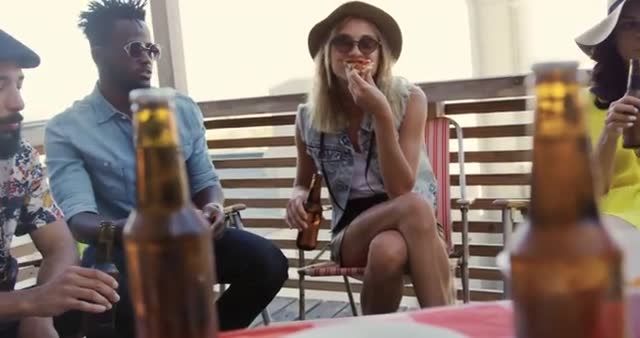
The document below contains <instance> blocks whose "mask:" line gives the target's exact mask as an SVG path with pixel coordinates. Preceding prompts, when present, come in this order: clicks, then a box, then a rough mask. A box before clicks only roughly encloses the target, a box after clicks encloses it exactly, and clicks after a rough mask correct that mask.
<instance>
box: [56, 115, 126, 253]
mask: <svg viewBox="0 0 640 338" xmlns="http://www.w3.org/2000/svg"><path fill="white" fill-rule="evenodd" d="M67 135H68V134H67V132H65V130H64V126H63V123H60V121H59V120H58V119H56V118H54V119H52V120H50V121H49V123H48V124H47V126H46V128H45V149H46V154H47V158H46V162H47V170H48V174H49V181H50V182H51V191H52V192H53V196H54V198H55V199H56V201H57V203H58V204H59V205H60V207H61V208H62V210H63V212H64V214H65V217H66V221H67V222H68V223H69V228H70V229H71V232H72V233H73V235H74V237H75V239H76V240H78V241H80V242H83V243H89V244H90V243H95V242H96V241H97V239H98V233H99V230H100V221H102V220H104V219H103V218H102V217H100V215H98V207H97V205H96V201H95V197H94V194H93V186H92V185H91V179H90V178H89V174H88V173H87V171H86V169H85V166H84V161H83V159H82V156H81V155H80V154H79V153H78V150H77V149H76V148H75V147H74V145H73V144H72V143H71V141H70V140H69V139H68V136H67ZM115 223H116V225H118V226H117V228H118V229H119V231H121V230H122V226H123V225H124V222H123V220H115ZM116 238H118V239H119V238H120V236H116Z"/></svg>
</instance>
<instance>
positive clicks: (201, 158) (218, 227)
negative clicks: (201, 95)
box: [180, 99, 225, 238]
mask: <svg viewBox="0 0 640 338" xmlns="http://www.w3.org/2000/svg"><path fill="white" fill-rule="evenodd" d="M187 103H188V104H187V105H186V106H184V111H181V112H180V113H181V114H184V115H183V116H185V117H186V118H187V127H188V128H189V130H191V131H192V132H193V137H192V144H191V146H192V152H191V155H190V156H189V157H188V158H186V159H185V160H186V167H187V168H186V169H187V177H188V178H189V188H190V190H191V200H192V202H193V204H194V205H195V207H196V208H198V209H199V210H202V214H203V216H204V218H205V219H206V220H207V221H208V222H209V223H210V228H211V231H212V235H213V237H214V238H219V237H220V236H221V235H222V233H223V232H224V228H225V226H224V218H225V217H224V193H223V191H222V185H221V184H220V178H219V177H218V174H217V173H216V169H215V167H214V166H213V162H212V161H211V158H210V157H209V148H208V147H207V139H206V129H205V126H204V120H203V117H202V112H201V111H200V108H199V107H198V105H197V104H196V103H195V102H193V100H191V99H188V102H187Z"/></svg>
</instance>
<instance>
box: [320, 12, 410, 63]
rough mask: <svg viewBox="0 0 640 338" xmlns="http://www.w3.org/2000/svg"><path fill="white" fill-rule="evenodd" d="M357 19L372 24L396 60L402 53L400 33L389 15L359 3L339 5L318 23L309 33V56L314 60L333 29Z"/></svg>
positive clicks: (398, 27) (396, 24)
mask: <svg viewBox="0 0 640 338" xmlns="http://www.w3.org/2000/svg"><path fill="white" fill-rule="evenodd" d="M350 16H352V17H357V18H362V19H364V20H367V21H369V22H371V23H373V24H374V25H375V26H376V27H377V28H378V30H379V31H380V33H381V34H382V35H383V36H384V38H385V40H386V41H387V43H388V44H389V49H390V50H391V55H393V57H394V58H395V59H396V60H397V59H398V58H399V57H400V53H401V52H402V32H401V31H400V26H398V23H397V22H396V20H394V19H393V17H392V16H391V15H389V14H388V13H387V12H385V11H383V10H382V9H380V8H378V7H375V6H373V5H370V4H368V3H364V2H361V1H351V2H347V3H344V4H342V5H340V6H339V7H338V8H336V9H335V10H334V11H333V12H331V14H329V16H327V17H326V18H325V19H323V20H322V21H320V22H318V23H317V24H316V25H315V26H313V28H311V31H310V32H309V37H308V41H307V43H308V45H309V54H311V58H314V57H315V56H316V54H317V53H318V51H319V50H320V49H321V48H322V46H323V45H324V44H325V42H326V41H327V39H328V38H329V33H330V32H331V30H332V29H333V27H334V26H335V25H336V24H337V23H339V22H340V21H341V20H343V19H344V18H346V17H350Z"/></svg>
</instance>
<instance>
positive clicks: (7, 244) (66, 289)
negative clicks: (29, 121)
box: [0, 30, 118, 338]
mask: <svg viewBox="0 0 640 338" xmlns="http://www.w3.org/2000/svg"><path fill="white" fill-rule="evenodd" d="M39 64H40V57H38V55H37V54H36V53H35V52H33V51H32V50H31V49H29V48H28V47H27V46H25V45H23V44H22V43H20V42H19V41H18V40H16V39H15V38H13V37H12V36H11V35H9V34H7V33H5V32H4V31H2V30H0V337H3V338H13V337H23V338H27V337H43V338H54V337H75V336H76V335H77V334H78V332H79V328H80V318H81V316H80V312H78V311H77V310H79V311H86V312H95V313H99V312H103V311H105V310H106V309H108V308H111V306H112V305H111V304H112V303H113V302H116V301H117V300H118V295H117V294H116V291H115V288H116V287H117V285H116V281H115V280H114V279H113V278H111V277H109V276H108V275H107V274H105V273H102V272H100V271H97V270H92V269H86V268H80V267H78V266H75V265H76V264H77V261H78V254H77V252H76V250H75V245H74V243H73V238H72V236H71V233H70V232H69V229H68V228H67V225H66V224H65V222H64V220H63V218H62V213H61V211H60V209H59V208H58V206H57V205H56V203H55V202H54V201H53V199H52V198H51V193H50V191H49V185H48V184H47V181H46V179H45V176H44V170H43V168H42V164H41V163H40V159H39V154H38V151H37V150H35V149H34V148H33V147H32V146H31V145H30V144H29V143H28V142H27V141H25V140H22V138H21V137H20V128H21V121H22V115H21V114H20V111H21V110H22V109H23V108H24V102H23V101H22V97H21V95H20V89H21V88H22V83H23V81H24V75H23V73H22V69H24V68H35V67H37V66H38V65H39ZM27 233H28V234H29V236H30V237H31V239H32V240H33V243H34V244H35V246H36V247H37V248H38V251H40V253H41V254H42V258H43V259H42V264H41V266H40V270H39V271H38V279H37V285H36V286H35V287H33V288H28V289H23V290H14V288H15V283H16V276H17V273H18V263H17V261H16V259H15V258H14V257H12V256H11V252H10V248H11V240H12V239H13V236H14V234H15V235H23V234H27ZM70 310H76V311H70Z"/></svg>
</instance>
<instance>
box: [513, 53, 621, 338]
mask: <svg viewBox="0 0 640 338" xmlns="http://www.w3.org/2000/svg"><path fill="white" fill-rule="evenodd" d="M533 71H534V73H535V77H536V84H535V94H536V108H535V132H534V137H533V169H532V183H531V209H530V215H529V216H530V220H529V222H530V223H529V224H528V225H523V226H524V227H525V228H524V229H521V230H522V232H521V233H520V236H517V237H516V238H514V243H513V246H512V248H511V280H510V283H511V290H512V297H513V302H514V310H515V314H514V319H515V327H516V336H517V337H518V338H542V337H544V338H574V337H575V338H586V337H587V338H604V337H607V338H609V337H610V338H621V337H624V335H625V328H624V307H623V290H622V288H623V284H622V283H623V280H622V271H621V269H622V267H621V260H622V254H621V251H620V250H619V249H618V247H617V246H616V245H615V244H614V242H613V240H612V238H611V237H610V236H609V235H608V234H607V232H606V231H605V229H604V227H603V225H602V223H601V220H600V215H599V212H598V206H597V204H596V201H595V194H594V183H593V172H592V165H591V160H590V154H589V149H590V140H589V139H588V137H587V133H586V127H585V116H584V112H583V110H582V107H581V105H580V104H579V98H578V91H579V87H578V83H577V63H573V62H569V63H544V64H537V65H535V66H534V67H533Z"/></svg>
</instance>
